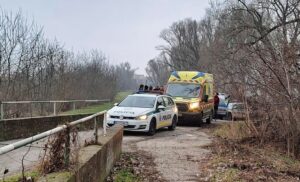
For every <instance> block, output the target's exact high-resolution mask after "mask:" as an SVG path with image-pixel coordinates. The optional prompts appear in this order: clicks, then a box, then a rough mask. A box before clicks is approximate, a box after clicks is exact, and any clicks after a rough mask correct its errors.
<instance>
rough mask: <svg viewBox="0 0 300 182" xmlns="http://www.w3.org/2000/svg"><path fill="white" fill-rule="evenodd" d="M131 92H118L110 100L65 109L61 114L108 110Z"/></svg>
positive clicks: (91, 112)
mask: <svg viewBox="0 0 300 182" xmlns="http://www.w3.org/2000/svg"><path fill="white" fill-rule="evenodd" d="M131 93H132V92H130V91H127V92H118V93H117V95H116V96H115V98H114V99H113V100H112V101H111V102H106V103H102V104H97V105H92V106H87V107H83V108H80V109H75V110H72V111H67V112H64V113H62V114H93V113H97V112H100V111H104V110H108V109H110V108H112V107H113V106H114V104H115V103H120V102H121V101H122V100H123V99H124V98H125V97H126V96H128V95H129V94H131Z"/></svg>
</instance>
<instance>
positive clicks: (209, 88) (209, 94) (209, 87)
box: [207, 84, 212, 97]
mask: <svg viewBox="0 0 300 182" xmlns="http://www.w3.org/2000/svg"><path fill="white" fill-rule="evenodd" d="M207 87H208V91H207V95H208V96H209V97H210V96H211V95H212V94H211V85H210V84H208V85H207Z"/></svg>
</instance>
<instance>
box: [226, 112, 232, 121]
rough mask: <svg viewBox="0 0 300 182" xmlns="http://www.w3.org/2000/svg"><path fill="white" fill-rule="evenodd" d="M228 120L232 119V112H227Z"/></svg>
mask: <svg viewBox="0 0 300 182" xmlns="http://www.w3.org/2000/svg"><path fill="white" fill-rule="evenodd" d="M227 120H230V121H231V120H232V114H231V113H227Z"/></svg>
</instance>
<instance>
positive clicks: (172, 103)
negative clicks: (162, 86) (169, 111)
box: [168, 97, 175, 106]
mask: <svg viewBox="0 0 300 182" xmlns="http://www.w3.org/2000/svg"><path fill="white" fill-rule="evenodd" d="M168 100H169V103H170V105H171V106H174V105H175V103H174V101H173V100H172V99H171V98H170V97H168Z"/></svg>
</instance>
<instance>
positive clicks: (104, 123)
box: [103, 112, 107, 136]
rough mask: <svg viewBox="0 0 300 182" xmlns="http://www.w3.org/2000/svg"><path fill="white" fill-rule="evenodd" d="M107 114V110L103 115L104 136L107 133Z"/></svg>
mask: <svg viewBox="0 0 300 182" xmlns="http://www.w3.org/2000/svg"><path fill="white" fill-rule="evenodd" d="M106 116H107V113H106V112H105V113H104V115H103V135H104V136H105V135H106Z"/></svg>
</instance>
